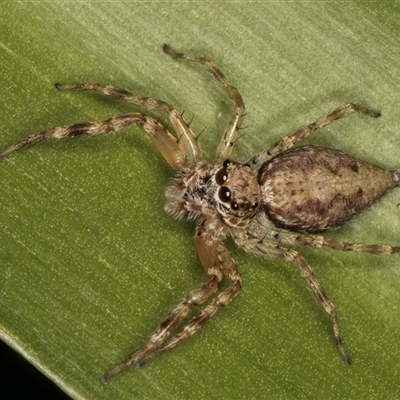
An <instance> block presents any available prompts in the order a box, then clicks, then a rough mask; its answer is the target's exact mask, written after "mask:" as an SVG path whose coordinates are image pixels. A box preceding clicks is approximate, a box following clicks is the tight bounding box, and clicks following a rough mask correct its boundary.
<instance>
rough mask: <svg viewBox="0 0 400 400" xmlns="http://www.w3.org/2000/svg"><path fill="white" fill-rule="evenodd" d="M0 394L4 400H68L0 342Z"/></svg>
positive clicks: (39, 373) (34, 369) (60, 391)
mask: <svg viewBox="0 0 400 400" xmlns="http://www.w3.org/2000/svg"><path fill="white" fill-rule="evenodd" d="M0 360H1V361H0V393H1V398H2V399H4V400H10V399H12V400H20V399H32V398H41V399H44V398H47V399H54V400H68V399H69V400H70V397H69V396H67V395H66V394H65V393H64V392H63V391H62V390H61V389H59V388H58V386H57V385H55V384H54V383H53V382H52V381H50V380H49V379H47V378H46V377H45V376H44V375H43V374H42V373H41V372H39V371H38V370H37V369H36V368H35V367H34V366H33V365H32V364H30V363H29V362H28V361H26V360H25V358H23V357H22V356H21V355H19V354H18V353H17V352H16V351H14V350H13V349H12V348H11V347H9V346H7V345H6V344H5V343H4V342H2V341H1V340H0Z"/></svg>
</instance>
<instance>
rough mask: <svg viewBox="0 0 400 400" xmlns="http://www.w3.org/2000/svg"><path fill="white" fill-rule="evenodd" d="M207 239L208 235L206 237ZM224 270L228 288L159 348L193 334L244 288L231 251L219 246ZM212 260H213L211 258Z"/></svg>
mask: <svg viewBox="0 0 400 400" xmlns="http://www.w3.org/2000/svg"><path fill="white" fill-rule="evenodd" d="M204 239H206V237H204ZM218 252H219V259H220V261H221V264H222V272H223V274H224V276H225V277H226V278H227V279H228V281H229V287H228V289H226V290H224V291H223V292H221V293H220V294H219V295H218V296H217V297H216V298H214V299H213V300H212V301H211V302H210V304H209V305H208V306H207V307H205V308H204V309H203V310H202V311H201V312H200V313H199V314H198V315H196V316H195V317H194V318H193V319H192V320H191V321H190V322H189V323H188V324H187V325H186V326H185V327H184V328H183V330H182V332H180V333H178V334H177V335H176V336H175V337H173V338H172V339H171V340H170V341H169V342H168V343H166V344H165V345H163V346H162V347H160V348H159V349H158V350H157V353H162V352H164V351H167V350H169V349H172V348H173V347H175V346H176V345H177V344H179V343H180V342H182V341H183V340H186V339H188V338H190V337H191V336H193V335H194V334H195V333H196V332H197V331H198V330H199V329H200V328H201V327H202V326H203V325H204V324H205V323H206V322H207V321H208V320H209V319H210V318H211V317H212V316H213V315H214V314H215V313H216V312H217V311H218V310H219V309H220V308H222V307H225V306H227V305H228V304H229V303H231V302H232V300H233V299H234V298H235V297H236V296H237V294H238V293H239V291H240V289H241V288H242V277H241V275H240V272H239V270H238V268H237V266H236V264H235V262H234V261H233V259H232V257H231V255H230V253H229V252H228V251H227V250H226V249H225V248H224V246H222V245H219V246H218ZM210 261H211V260H210Z"/></svg>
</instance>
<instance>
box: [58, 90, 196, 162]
mask: <svg viewBox="0 0 400 400" xmlns="http://www.w3.org/2000/svg"><path fill="white" fill-rule="evenodd" d="M55 87H56V89H57V90H60V91H63V90H93V91H96V92H100V93H102V94H104V95H106V96H110V97H112V98H114V99H118V100H122V101H125V102H127V103H130V104H134V105H135V106H138V107H142V108H144V109H146V110H161V111H164V113H165V114H166V115H167V117H168V119H169V120H170V122H171V124H172V126H173V127H174V129H175V131H176V134H177V138H178V140H179V142H180V143H181V145H182V146H183V148H184V149H185V152H186V156H187V158H188V160H189V161H195V160H197V159H198V158H199V157H200V155H201V147H200V144H199V142H198V141H197V138H196V136H195V134H194V133H193V131H192V129H191V128H190V126H189V124H188V122H187V121H186V120H185V118H184V117H183V115H182V114H181V113H179V112H178V110H176V109H175V108H174V107H172V106H171V105H169V104H168V103H166V102H165V101H162V100H158V99H154V98H152V97H144V96H139V95H136V94H133V93H131V92H129V91H127V90H125V89H119V88H117V87H114V86H111V85H102V84H100V83H64V84H61V83H57V84H56V85H55Z"/></svg>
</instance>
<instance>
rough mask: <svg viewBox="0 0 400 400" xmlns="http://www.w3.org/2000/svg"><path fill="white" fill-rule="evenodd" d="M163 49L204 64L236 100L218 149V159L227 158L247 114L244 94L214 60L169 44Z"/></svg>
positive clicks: (178, 56) (172, 55)
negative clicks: (182, 51) (232, 83)
mask: <svg viewBox="0 0 400 400" xmlns="http://www.w3.org/2000/svg"><path fill="white" fill-rule="evenodd" d="M163 50H164V52H165V53H166V54H168V55H170V56H171V57H174V58H182V59H184V60H187V61H191V62H195V63H198V64H202V65H204V66H205V67H206V69H207V71H208V72H210V73H211V75H213V76H214V78H215V79H216V80H217V81H218V82H219V83H220V84H221V86H222V87H223V88H224V90H225V91H226V93H227V94H228V96H229V98H230V99H231V100H232V101H234V103H235V108H234V111H233V114H232V117H231V119H230V121H229V123H228V126H227V127H226V129H225V132H224V135H223V136H222V139H221V142H220V144H219V146H218V149H217V161H221V160H225V159H226V158H228V157H229V156H230V154H231V153H232V150H233V146H234V144H235V141H236V139H237V137H238V132H239V129H240V126H241V124H242V120H243V117H244V114H245V106H244V102H243V98H242V96H241V95H240V93H239V91H238V90H237V89H236V88H235V87H234V86H232V85H231V84H230V83H229V81H228V80H227V79H226V77H225V75H224V74H223V73H222V72H221V70H220V69H219V68H218V67H217V65H216V64H215V63H214V62H212V61H210V60H208V59H207V58H204V57H198V56H194V55H191V54H184V53H179V52H177V51H176V50H174V49H172V48H171V47H170V46H169V45H167V44H164V46H163Z"/></svg>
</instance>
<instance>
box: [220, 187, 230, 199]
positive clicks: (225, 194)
mask: <svg viewBox="0 0 400 400" xmlns="http://www.w3.org/2000/svg"><path fill="white" fill-rule="evenodd" d="M218 197H219V199H220V200H221V201H223V202H227V201H229V200H230V198H231V191H230V190H229V189H228V188H227V187H225V186H221V187H220V189H219V191H218Z"/></svg>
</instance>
